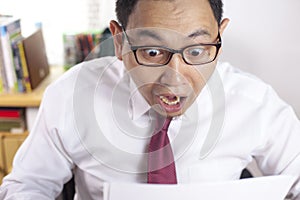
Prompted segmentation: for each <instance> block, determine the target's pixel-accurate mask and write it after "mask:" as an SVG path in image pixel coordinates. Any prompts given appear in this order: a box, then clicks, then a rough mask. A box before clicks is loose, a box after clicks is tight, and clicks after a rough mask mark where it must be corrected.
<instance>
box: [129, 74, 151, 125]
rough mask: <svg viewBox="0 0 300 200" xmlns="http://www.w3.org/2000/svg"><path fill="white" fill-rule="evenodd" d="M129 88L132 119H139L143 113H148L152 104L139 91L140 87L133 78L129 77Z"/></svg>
mask: <svg viewBox="0 0 300 200" xmlns="http://www.w3.org/2000/svg"><path fill="white" fill-rule="evenodd" d="M129 89H130V99H129V105H130V108H131V113H130V114H131V119H132V120H137V119H139V118H140V117H141V116H142V115H144V114H146V113H147V112H148V111H149V110H150V109H151V106H150V105H149V104H148V102H147V101H146V100H145V98H144V97H143V95H142V94H141V93H140V92H139V90H138V87H137V86H136V84H135V83H134V81H133V80H132V79H131V78H130V79H129Z"/></svg>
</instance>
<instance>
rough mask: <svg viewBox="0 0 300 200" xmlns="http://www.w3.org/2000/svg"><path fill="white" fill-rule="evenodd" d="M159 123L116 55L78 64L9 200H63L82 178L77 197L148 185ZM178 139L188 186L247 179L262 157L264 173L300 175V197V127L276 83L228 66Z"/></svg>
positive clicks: (51, 91)
mask: <svg viewBox="0 0 300 200" xmlns="http://www.w3.org/2000/svg"><path fill="white" fill-rule="evenodd" d="M152 119H153V112H152V109H151V107H150V106H149V105H148V104H147V103H146V101H145V100H144V98H143V97H142V96H141V94H140V93H139V92H138V91H137V89H136V88H135V84H134V83H133V81H132V79H131V78H130V77H129V76H128V74H127V73H126V71H125V69H124V66H123V63H122V62H121V61H119V60H117V59H116V58H115V57H106V58H101V59H96V60H92V61H89V62H84V63H81V64H79V65H77V66H75V67H73V68H72V69H71V70H69V71H68V72H66V73H65V74H64V75H63V76H62V77H61V78H59V80H57V81H55V82H54V83H53V84H51V85H50V86H49V87H48V88H47V90H46V91H45V94H44V98H43V101H42V104H41V106H40V109H39V114H38V117H37V120H36V123H35V125H34V128H33V130H32V131H31V133H30V134H29V136H28V138H27V139H26V141H25V142H24V143H23V145H22V146H21V147H20V149H19V150H18V152H17V154H16V156H15V159H14V163H13V170H12V172H11V174H9V175H8V176H7V177H6V178H5V179H4V181H3V184H2V186H1V190H0V199H5V200H11V199H39V200H50V199H51V200H53V199H54V198H55V197H56V196H57V195H59V193H60V192H61V190H62V188H63V184H64V183H65V182H67V181H68V180H69V179H70V178H71V177H72V175H74V177H75V184H76V197H75V198H76V199H77V200H96V199H97V200H100V199H103V184H104V183H106V182H115V181H118V182H136V183H145V182H146V181H147V178H146V165H147V161H146V159H147V153H146V151H147V150H146V148H147V144H148V142H149V138H150V137H151V134H152V131H153V126H152ZM168 134H169V137H170V140H171V144H172V148H173V151H174V157H175V160H176V170H177V178H178V183H179V184H180V183H192V182H207V181H222V180H235V179H239V177H240V174H241V171H242V170H243V169H244V168H245V167H246V166H247V165H248V164H249V163H250V162H251V161H252V160H253V159H255V160H256V161H257V163H258V166H259V168H260V169H261V170H262V172H263V174H264V175H273V174H288V175H293V176H296V177H298V178H297V180H296V181H297V182H296V183H295V184H294V186H293V188H291V191H290V193H291V194H292V195H293V199H300V195H299V193H300V183H299V177H300V145H299V142H300V123H299V120H298V119H297V117H296V115H295V113H294V111H293V109H292V108H291V107H290V106H288V105H287V104H286V103H285V102H283V101H282V100H281V99H280V98H279V97H278V96H277V95H276V93H275V92H274V91H273V89H272V88H271V87H270V86H269V85H267V84H265V83H263V82H262V81H260V80H258V79H257V78H255V77H254V76H251V75H249V74H246V73H243V72H241V71H239V70H237V69H235V68H233V67H232V66H230V65H229V64H228V63H218V65H217V69H216V70H215V72H214V74H213V75H212V77H211V79H210V80H209V82H208V84H207V85H206V86H205V87H204V89H203V90H202V91H201V93H200V95H199V96H198V98H197V100H196V101H195V103H194V104H193V105H192V106H191V107H190V108H189V109H188V110H187V112H186V113H185V114H184V115H182V116H180V117H176V118H174V119H173V120H172V122H171V125H170V128H169V130H168ZM297 196H298V198H297Z"/></svg>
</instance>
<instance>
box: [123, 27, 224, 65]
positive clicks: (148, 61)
mask: <svg viewBox="0 0 300 200" xmlns="http://www.w3.org/2000/svg"><path fill="white" fill-rule="evenodd" d="M123 32H124V35H125V38H126V40H127V41H128V44H129V45H130V49H131V51H132V52H133V53H134V56H135V59H136V62H137V63H138V64H139V65H144V66H148V67H160V66H164V65H167V64H168V63H169V62H170V60H171V59H172V56H173V55H174V54H176V53H179V54H181V56H182V59H183V60H184V62H185V63H186V64H188V65H204V64H207V63H210V62H213V61H214V60H215V59H216V57H217V55H218V53H219V50H220V48H221V46H222V39H221V36H220V33H219V32H218V36H217V40H218V42H217V43H203V44H202V43H201V44H194V45H189V46H186V47H184V48H182V49H179V50H176V49H171V48H168V47H164V46H133V45H131V43H130V41H129V38H128V35H127V34H126V31H125V30H124V29H123Z"/></svg>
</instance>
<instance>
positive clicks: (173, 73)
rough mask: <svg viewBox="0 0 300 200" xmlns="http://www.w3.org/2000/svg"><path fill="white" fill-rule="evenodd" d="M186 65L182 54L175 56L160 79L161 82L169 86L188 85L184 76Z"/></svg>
mask: <svg viewBox="0 0 300 200" xmlns="http://www.w3.org/2000/svg"><path fill="white" fill-rule="evenodd" d="M184 65H185V63H184V61H183V60H182V57H181V55H180V54H174V55H173V56H172V58H171V60H170V62H169V63H168V64H167V65H166V67H167V68H166V70H165V71H164V73H163V74H162V75H161V77H160V82H161V83H162V84H164V85H168V86H179V85H183V84H186V83H187V81H186V79H185V77H184V75H183V70H182V69H183V67H184Z"/></svg>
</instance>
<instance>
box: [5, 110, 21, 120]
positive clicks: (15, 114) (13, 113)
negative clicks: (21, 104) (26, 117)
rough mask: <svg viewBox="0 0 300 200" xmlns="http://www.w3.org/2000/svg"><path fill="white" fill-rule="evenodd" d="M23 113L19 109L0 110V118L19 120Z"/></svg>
mask: <svg viewBox="0 0 300 200" xmlns="http://www.w3.org/2000/svg"><path fill="white" fill-rule="evenodd" d="M22 116H23V112H22V110H20V109H1V110H0V118H21V117H22Z"/></svg>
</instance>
